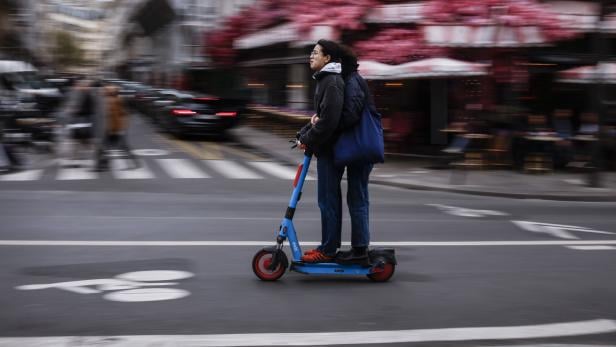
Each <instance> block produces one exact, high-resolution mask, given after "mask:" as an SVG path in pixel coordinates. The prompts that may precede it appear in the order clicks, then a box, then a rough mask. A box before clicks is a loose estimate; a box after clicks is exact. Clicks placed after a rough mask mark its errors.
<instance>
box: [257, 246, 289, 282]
mask: <svg viewBox="0 0 616 347" xmlns="http://www.w3.org/2000/svg"><path fill="white" fill-rule="evenodd" d="M278 257H282V259H279V260H278V265H276V267H275V268H274V269H273V270H272V269H270V266H271V265H272V260H273V258H274V253H272V251H268V250H260V251H259V252H257V254H255V256H254V258H252V271H253V272H254V273H255V275H257V277H259V278H260V279H261V280H263V281H275V280H277V279H279V278H280V277H282V275H284V272H285V271H286V269H287V267H286V264H288V263H289V262H288V259H287V256H286V254H285V253H284V252H279V253H278Z"/></svg>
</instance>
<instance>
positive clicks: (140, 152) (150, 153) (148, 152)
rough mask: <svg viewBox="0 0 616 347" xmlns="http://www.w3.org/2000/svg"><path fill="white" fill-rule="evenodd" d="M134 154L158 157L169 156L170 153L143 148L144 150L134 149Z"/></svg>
mask: <svg viewBox="0 0 616 347" xmlns="http://www.w3.org/2000/svg"><path fill="white" fill-rule="evenodd" d="M132 152H133V154H134V155H136V156H140V157H150V156H152V157H157V156H163V155H168V154H169V151H166V150H164V149H156V148H142V149H133V151H132Z"/></svg>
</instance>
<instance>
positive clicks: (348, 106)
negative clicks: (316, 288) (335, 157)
mask: <svg viewBox="0 0 616 347" xmlns="http://www.w3.org/2000/svg"><path fill="white" fill-rule="evenodd" d="M341 59H342V78H343V79H344V84H345V88H344V107H343V109H342V117H341V119H340V123H339V125H338V132H344V131H347V130H349V129H351V128H353V127H354V126H356V125H357V124H358V123H359V121H360V119H361V116H362V114H363V111H364V108H365V107H367V106H368V107H374V100H373V99H372V95H371V94H370V91H369V89H368V84H367V83H366V81H365V80H364V79H363V78H362V77H361V76H360V75H359V73H358V72H357V68H358V66H359V64H357V56H356V55H355V53H354V52H353V51H352V50H351V49H350V48H349V47H346V46H342V53H341ZM373 166H374V164H372V163H365V162H356V163H351V164H349V165H347V167H346V170H347V205H348V207H349V215H350V216H351V246H352V248H351V250H349V251H344V252H340V253H339V254H338V255H337V257H336V261H337V262H339V263H346V262H348V263H365V262H367V261H368V245H369V244H370V230H369V226H368V216H369V205H370V203H369V199H368V178H369V176H370V172H372V168H373ZM340 232H341V230H339V233H340Z"/></svg>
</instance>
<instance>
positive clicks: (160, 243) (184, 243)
mask: <svg viewBox="0 0 616 347" xmlns="http://www.w3.org/2000/svg"><path fill="white" fill-rule="evenodd" d="M274 242H275V241H274V240H273V239H272V240H268V241H104V240H90V241H88V240H0V246H271V245H272V244H273V243H274ZM320 244H321V243H320V242H318V241H305V242H301V245H306V246H318V245H320ZM370 244H371V245H372V246H379V247H383V246H390V247H465V246H581V245H616V240H586V241H451V242H436V241H435V242H425V241H423V242H422V241H420V242H415V241H392V242H388V241H384V242H370ZM342 245H344V246H348V245H350V242H342Z"/></svg>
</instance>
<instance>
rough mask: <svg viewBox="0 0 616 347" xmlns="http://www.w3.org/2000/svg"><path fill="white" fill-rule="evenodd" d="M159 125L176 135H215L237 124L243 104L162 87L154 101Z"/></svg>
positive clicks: (223, 132)
mask: <svg viewBox="0 0 616 347" xmlns="http://www.w3.org/2000/svg"><path fill="white" fill-rule="evenodd" d="M154 105H155V106H157V107H158V111H157V120H158V124H159V126H160V128H161V129H162V130H163V131H167V132H169V133H172V134H173V135H176V136H183V135H219V136H223V135H224V134H225V132H226V131H227V130H228V129H230V128H232V127H234V126H235V125H237V123H238V121H239V119H240V117H241V113H242V112H243V109H244V106H243V105H242V104H240V103H237V102H235V101H233V100H225V99H221V98H219V97H215V96H211V95H200V94H194V93H185V92H181V91H172V90H165V91H161V92H160V93H159V98H158V99H157V100H156V101H155V102H154Z"/></svg>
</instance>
